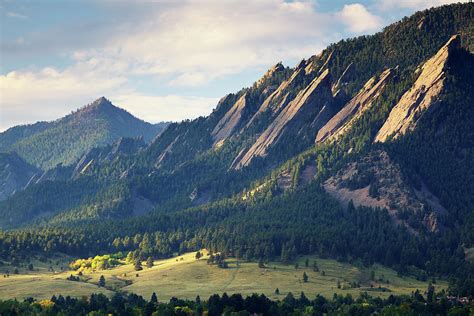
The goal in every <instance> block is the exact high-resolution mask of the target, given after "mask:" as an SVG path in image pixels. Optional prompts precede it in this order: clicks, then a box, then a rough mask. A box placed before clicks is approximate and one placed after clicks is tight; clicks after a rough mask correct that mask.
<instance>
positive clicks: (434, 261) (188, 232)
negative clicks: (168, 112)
mask: <svg viewBox="0 0 474 316" xmlns="http://www.w3.org/2000/svg"><path fill="white" fill-rule="evenodd" d="M473 16H474V4H472V3H466V4H453V5H449V6H442V7H439V8H435V9H430V10H425V11H422V12H418V13H416V14H414V15H413V16H411V17H409V18H405V19H404V20H402V21H400V22H397V23H395V24H392V25H390V26H388V27H386V28H385V29H384V30H383V31H382V32H380V33H377V34H375V35H371V36H362V37H358V38H353V39H348V40H343V41H340V42H338V43H335V44H331V45H330V46H328V47H327V48H326V49H324V50H323V51H322V52H321V53H320V54H318V55H314V56H311V57H309V58H307V59H303V60H302V61H301V62H300V63H298V65H296V66H295V67H294V68H290V67H285V66H283V65H282V64H281V63H278V64H276V65H274V66H273V67H271V68H270V69H269V70H268V71H267V72H266V73H265V74H264V75H263V76H262V78H261V79H259V80H257V81H256V82H255V83H254V84H253V85H252V86H251V87H248V88H243V89H242V90H240V91H238V92H235V93H230V94H228V95H226V96H224V97H223V98H222V99H221V100H220V101H219V103H218V104H217V106H216V108H215V109H214V111H213V112H212V113H211V114H210V115H209V116H207V117H201V118H198V119H195V120H186V121H183V122H180V123H171V124H159V125H151V124H148V123H145V122H143V121H140V120H138V119H136V118H133V117H132V116H131V115H130V114H128V113H127V112H125V111H123V110H120V109H118V108H116V107H114V106H113V105H112V104H111V103H110V102H109V101H107V100H106V99H105V98H101V99H98V100H97V101H95V102H93V103H92V104H91V105H89V106H86V107H84V108H82V109H80V110H78V111H77V112H74V113H72V114H71V115H69V116H66V117H65V118H62V119H60V120H58V121H55V122H51V123H36V124H34V125H29V126H20V127H14V128H11V129H9V130H8V131H6V132H4V133H2V134H0V151H4V152H6V153H4V154H2V155H1V156H0V168H1V170H0V176H1V179H2V190H1V192H0V193H1V195H0V197H1V198H2V199H4V201H2V202H0V227H1V228H2V229H5V230H8V231H6V232H4V233H3V235H1V236H0V239H1V238H3V240H4V241H3V243H4V244H8V247H4V249H5V250H4V251H5V254H4V255H7V254H6V253H7V252H8V251H11V249H15V251H19V249H21V248H19V247H18V244H17V243H15V242H11V240H15V238H17V239H18V240H22V243H28V244H29V247H28V249H36V250H38V251H47V252H51V251H60V252H65V253H69V254H72V255H91V254H94V253H102V252H106V251H110V252H112V251H134V250H135V251H138V253H139V255H142V256H147V255H149V254H153V255H154V256H169V255H170V254H172V253H173V252H180V253H181V252H183V251H186V250H197V249H201V248H202V247H206V248H208V249H211V250H215V251H221V252H224V253H227V254H229V255H233V256H237V257H245V258H262V257H265V258H267V257H274V256H280V257H281V258H282V260H291V258H292V257H294V256H295V255H297V254H308V253H317V254H319V255H323V256H330V257H335V258H338V259H340V260H343V261H351V260H361V261H362V262H364V263H365V264H370V263H373V262H380V263H383V264H386V265H389V266H391V267H394V268H396V269H397V270H398V271H400V272H401V273H408V272H410V273H421V272H420V271H425V272H426V273H428V274H430V275H443V276H450V277H452V278H454V279H456V280H457V281H456V282H455V283H453V285H452V286H453V289H456V290H457V291H458V292H459V293H461V292H464V293H469V292H470V293H474V267H473V264H472V263H470V262H469V261H468V260H466V258H465V255H464V251H465V250H467V249H470V248H472V247H473V246H474V214H473V211H474V186H473V185H472V183H474V172H473V171H474V107H473V106H472V105H473V104H474V89H473V87H474V76H473V74H474V55H473V53H472V52H473V51H474V19H473ZM165 127H166V128H165ZM156 135H157V136H156ZM155 136H156V137H155ZM25 234H27V235H28V238H23V236H25ZM145 236H146V237H145ZM25 240H26V241H25ZM131 240H134V241H131ZM144 240H146V241H144ZM7 241H10V242H7ZM9 247H10V248H9Z"/></svg>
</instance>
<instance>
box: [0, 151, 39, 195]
mask: <svg viewBox="0 0 474 316" xmlns="http://www.w3.org/2000/svg"><path fill="white" fill-rule="evenodd" d="M38 173H40V170H38V169H37V168H35V167H34V166H32V165H30V164H28V163H27V162H26V161H24V160H23V159H22V158H21V157H20V156H18V155H17V154H16V153H0V201H2V200H5V199H7V198H8V197H10V196H11V195H12V194H14V193H15V192H17V191H20V190H23V189H24V188H25V187H26V186H27V184H28V182H29V181H30V180H31V178H33V177H34V176H35V175H36V174H38Z"/></svg>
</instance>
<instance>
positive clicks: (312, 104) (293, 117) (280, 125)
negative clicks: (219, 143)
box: [232, 69, 333, 169]
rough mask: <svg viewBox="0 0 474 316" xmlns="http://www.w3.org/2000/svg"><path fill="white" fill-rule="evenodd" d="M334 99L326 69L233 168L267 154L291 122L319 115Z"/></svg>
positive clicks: (283, 110)
mask: <svg viewBox="0 0 474 316" xmlns="http://www.w3.org/2000/svg"><path fill="white" fill-rule="evenodd" d="M332 101H333V99H332V93H331V87H330V79H329V70H327V69H326V70H325V71H323V72H322V74H321V75H320V76H318V77H317V78H315V79H314V80H313V81H312V82H311V83H310V84H309V85H308V86H307V87H306V88H304V89H303V90H301V91H300V92H299V93H298V94H297V96H296V97H295V98H294V99H293V100H292V101H291V102H289V103H288V105H287V106H286V107H285V108H283V109H282V110H281V112H280V113H279V114H278V116H277V117H276V118H275V119H274V120H273V121H272V123H271V124H270V125H269V126H268V127H267V129H266V130H265V131H264V132H263V133H262V134H261V135H260V137H259V138H258V139H257V141H256V142H255V143H254V144H253V145H252V146H251V147H250V149H249V150H248V151H244V152H242V153H241V154H239V155H238V157H237V158H236V159H235V160H234V162H233V163H232V168H234V169H240V168H242V167H244V166H247V165H248V164H249V163H250V162H251V161H252V159H253V158H254V157H256V156H262V157H263V156H265V155H266V154H267V149H268V148H269V147H270V146H272V145H273V144H274V143H276V142H277V141H278V139H279V138H280V137H281V135H282V134H283V133H284V132H285V129H286V127H287V126H288V125H289V124H290V123H291V122H294V121H297V119H298V117H300V116H301V117H303V116H304V117H306V118H308V117H317V115H318V114H319V113H320V112H321V111H322V110H323V111H325V108H326V109H327V106H328V105H330V104H331V103H332ZM296 129H298V128H296Z"/></svg>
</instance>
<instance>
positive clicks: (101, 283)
mask: <svg viewBox="0 0 474 316" xmlns="http://www.w3.org/2000/svg"><path fill="white" fill-rule="evenodd" d="M98 285H99V287H105V277H104V276H103V275H101V276H100V278H99V283H98Z"/></svg>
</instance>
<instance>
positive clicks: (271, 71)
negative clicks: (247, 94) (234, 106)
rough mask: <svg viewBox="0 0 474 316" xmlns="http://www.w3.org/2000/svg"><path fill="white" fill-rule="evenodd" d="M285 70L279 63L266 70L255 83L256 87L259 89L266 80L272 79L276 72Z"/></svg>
mask: <svg viewBox="0 0 474 316" xmlns="http://www.w3.org/2000/svg"><path fill="white" fill-rule="evenodd" d="M283 70H285V67H284V66H283V64H282V63H281V62H279V63H277V64H276V65H274V66H273V67H271V68H270V69H268V70H267V72H266V73H265V74H264V75H263V77H262V78H260V79H259V80H258V81H257V82H256V83H255V85H256V87H257V88H258V87H260V86H261V85H262V84H264V83H265V81H266V80H268V79H270V78H271V77H273V76H274V75H275V74H276V73H277V72H279V71H283Z"/></svg>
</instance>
